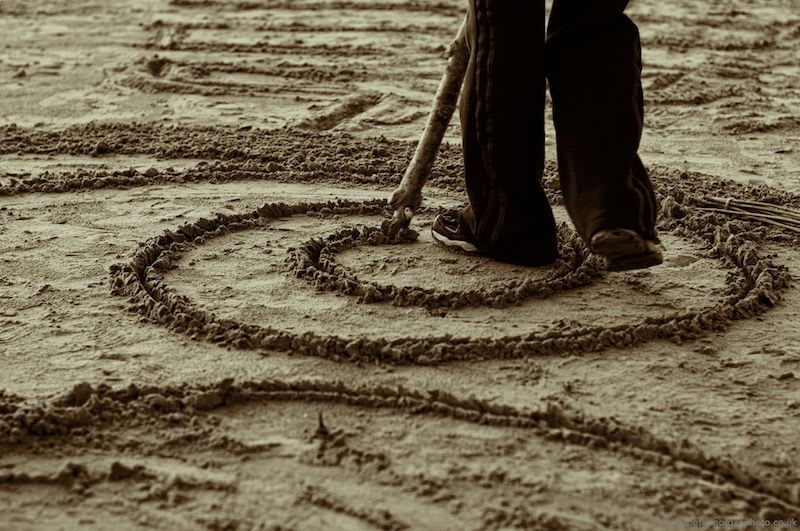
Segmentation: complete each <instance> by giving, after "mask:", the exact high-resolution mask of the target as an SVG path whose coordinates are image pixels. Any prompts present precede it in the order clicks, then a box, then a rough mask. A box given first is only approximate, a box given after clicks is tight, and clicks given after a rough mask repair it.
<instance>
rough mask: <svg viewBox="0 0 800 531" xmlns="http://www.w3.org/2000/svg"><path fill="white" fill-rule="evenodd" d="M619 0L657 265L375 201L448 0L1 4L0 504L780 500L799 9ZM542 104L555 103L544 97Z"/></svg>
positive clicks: (510, 523) (188, 508) (146, 506)
mask: <svg viewBox="0 0 800 531" xmlns="http://www.w3.org/2000/svg"><path fill="white" fill-rule="evenodd" d="M795 11H796V10H793V7H792V6H791V5H790V4H789V3H787V2H783V1H780V0H754V1H752V2H748V3H747V4H746V5H736V6H734V5H733V4H731V3H729V2H723V1H721V0H714V1H711V2H705V3H692V2H683V1H681V2H676V3H662V2H657V1H655V0H636V2H635V3H634V4H633V5H632V7H631V8H630V14H631V16H632V17H633V18H634V19H635V20H636V22H637V23H638V24H639V26H640V30H641V33H642V39H643V46H644V62H645V72H644V84H645V92H646V99H647V127H646V131H645V136H644V138H643V143H642V150H641V155H642V158H643V159H644V160H645V162H646V164H647V165H648V167H649V168H650V170H651V173H652V176H653V180H654V184H655V187H656V189H657V192H658V195H659V198H660V199H661V201H662V206H663V208H662V212H661V213H660V215H659V229H660V232H661V234H662V236H663V239H664V243H665V245H666V246H667V249H668V251H667V253H666V262H665V264H664V265H663V266H661V267H658V268H653V269H649V270H645V271H639V272H629V273H607V272H605V271H603V268H602V267H601V263H600V262H599V260H598V259H597V258H596V257H594V256H592V255H591V254H590V253H588V251H587V250H586V248H585V247H584V246H583V244H582V243H581V242H580V240H579V239H577V238H576V237H575V235H574V232H573V231H572V229H571V228H570V225H569V223H568V219H567V216H566V214H565V212H564V210H563V208H562V207H561V206H560V203H561V199H560V190H559V186H558V179H557V171H556V169H555V166H554V163H553V162H552V161H553V160H554V159H555V152H554V150H555V146H554V143H553V138H554V135H553V132H552V127H551V126H550V125H548V143H547V154H548V160H549V161H550V162H548V165H547V170H546V175H545V184H546V189H547V191H548V195H549V197H550V199H551V202H552V203H553V204H554V205H555V210H556V217H557V219H558V221H559V222H560V223H562V224H563V225H562V227H561V229H560V233H561V260H560V261H559V263H557V264H556V265H555V266H553V267H548V268H522V267H517V266H510V265H505V264H497V263H494V262H491V261H489V260H486V259H483V258H475V257H463V256H458V255H453V254H451V253H448V252H447V251H445V250H443V249H441V248H439V247H437V246H435V245H434V243H433V241H432V239H431V238H430V236H429V229H430V224H431V222H432V219H433V216H434V215H435V213H436V212H438V211H439V210H441V209H445V208H452V207H455V206H458V205H460V204H463V202H464V201H465V196H464V192H463V185H462V183H461V161H460V148H459V145H458V138H459V128H458V124H452V125H451V127H450V128H449V130H448V132H447V135H446V137H445V145H444V146H443V147H442V151H441V154H440V157H439V159H438V160H437V162H436V164H435V166H434V169H433V172H432V175H431V179H430V182H429V184H428V187H427V188H426V192H425V202H424V205H423V209H422V210H420V212H419V213H418V214H417V215H416V216H415V218H414V220H413V222H412V226H411V228H412V229H414V232H409V233H403V234H401V235H400V236H399V237H398V238H396V239H389V238H386V237H385V236H384V235H383V233H382V232H381V224H382V222H383V221H384V220H385V219H387V217H388V216H389V215H390V211H389V209H388V207H387V206H386V200H387V199H388V198H389V196H390V195H391V192H392V190H393V189H394V187H395V186H396V184H397V183H398V182H399V180H400V178H401V177H402V175H403V172H404V171H405V169H406V167H407V165H408V162H409V161H410V159H411V156H412V154H413V151H414V147H415V144H414V139H415V138H416V137H417V136H418V135H419V134H420V133H421V131H422V129H423V127H424V124H425V120H426V117H427V111H428V107H429V105H430V102H431V100H432V98H433V94H434V92H435V90H436V87H437V84H438V81H439V78H440V75H441V72H442V69H443V67H444V64H445V61H446V57H445V55H446V48H447V44H448V43H449V41H450V39H451V37H452V35H453V34H454V33H455V32H456V30H457V29H458V26H459V24H460V21H461V18H462V16H463V13H462V9H461V3H460V2H459V1H456V0H446V1H445V0H415V1H413V2H411V1H408V2H399V1H395V0H391V1H389V0H387V1H380V2H378V1H374V0H373V1H369V0H353V1H350V0H348V1H336V2H319V1H315V0H296V1H291V2H289V1H275V0H269V1H267V0H264V1H257V2H241V1H227V0H172V1H166V0H158V1H155V0H153V1H150V0H148V1H144V2H136V3H130V2H119V1H116V0H113V1H109V2H99V1H97V0H81V1H80V2H52V1H50V2H44V1H37V0H34V1H30V2H15V1H9V2H4V3H2V4H0V15H1V16H0V30H2V31H3V34H4V35H6V39H5V48H4V49H2V50H0V75H1V76H2V77H0V79H2V84H0V115H1V116H2V119H1V120H0V139H1V140H2V141H0V298H1V299H2V301H1V302H0V363H1V364H2V367H3V370H2V376H0V448H1V450H0V528H2V529H52V528H67V529H70V528H88V529H108V528H109V527H115V528H119V529H138V528H154V529H166V528H169V529H196V528H208V529H374V528H378V529H391V530H394V529H418V528H419V529H509V528H520V529H600V528H610V529H664V528H667V527H668V526H669V525H670V524H671V523H674V521H675V520H693V519H722V518H744V519H750V518H752V519H771V520H788V519H791V518H797V517H798V516H800V473H799V472H798V466H799V465H800V458H798V455H799V454H798V442H797V433H798V432H800V324H799V323H800V294H798V291H797V287H796V283H797V276H798V265H797V264H798V263H800V250H798V249H800V248H799V247H798V242H799V241H800V239H799V238H798V236H797V234H796V233H793V232H791V231H788V230H783V229H781V228H779V227H769V226H765V225H761V224H759V223H756V222H751V221H747V220H733V219H731V218H728V217H726V216H724V215H722V214H713V213H708V212H704V211H701V210H699V209H698V208H697V207H698V206H699V205H700V202H701V200H702V199H703V197H704V196H708V195H713V196H721V197H737V198H740V199H756V200H760V201H766V202H770V203H775V204H781V205H785V206H788V207H792V208H800V184H798V183H800V179H798V177H800V171H798V168H800V119H798V114H797V110H796V109H798V108H800V88H798V87H800V66H798V65H800V13H795ZM549 113H550V110H549V107H548V114H549Z"/></svg>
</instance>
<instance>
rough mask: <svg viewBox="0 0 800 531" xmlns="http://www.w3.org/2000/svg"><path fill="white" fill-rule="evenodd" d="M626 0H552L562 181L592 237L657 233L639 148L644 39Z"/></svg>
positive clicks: (580, 224) (549, 48)
mask: <svg viewBox="0 0 800 531" xmlns="http://www.w3.org/2000/svg"><path fill="white" fill-rule="evenodd" d="M627 4H628V0H554V3H553V9H552V12H551V14H550V22H549V25H548V31H547V33H548V36H547V45H546V60H547V77H548V79H549V82H550V94H551V96H552V99H553V118H554V122H555V127H556V140H557V145H558V166H559V173H560V175H561V188H562V190H563V193H564V200H565V204H566V207H567V210H568V212H569V214H570V216H571V217H572V220H573V222H574V223H575V225H576V227H577V229H578V232H579V233H580V235H581V236H582V237H583V238H584V239H586V240H587V241H588V240H589V239H590V238H591V236H592V235H593V234H594V233H595V232H597V231H598V230H602V229H608V228H626V229H632V230H636V231H637V232H639V233H640V234H642V235H643V236H645V237H646V238H655V237H656V236H655V216H656V210H657V203H656V198H655V194H654V193H653V189H652V186H651V184H650V180H649V178H648V176H647V171H646V170H645V168H644V165H643V164H642V161H641V160H640V159H639V156H638V155H637V151H638V148H639V141H640V139H641V134H642V126H643V120H644V107H643V96H642V84H641V68H642V63H641V46H640V41H639V31H638V29H637V27H636V25H635V24H634V23H633V22H632V21H631V20H630V19H629V18H628V17H627V16H625V15H624V14H623V12H624V10H625V7H626V6H627Z"/></svg>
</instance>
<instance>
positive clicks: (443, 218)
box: [431, 213, 478, 254]
mask: <svg viewBox="0 0 800 531" xmlns="http://www.w3.org/2000/svg"><path fill="white" fill-rule="evenodd" d="M431 236H433V239H434V240H436V242H437V243H439V244H440V245H442V246H444V247H446V248H448V249H450V250H452V251H457V252H461V253H466V254H478V247H476V246H475V244H474V243H472V242H471V241H470V236H468V235H467V234H465V233H464V231H463V230H462V229H461V223H460V222H459V219H458V217H457V216H455V215H453V214H450V213H445V214H439V215H438V216H436V219H435V220H434V221H433V227H432V228H431Z"/></svg>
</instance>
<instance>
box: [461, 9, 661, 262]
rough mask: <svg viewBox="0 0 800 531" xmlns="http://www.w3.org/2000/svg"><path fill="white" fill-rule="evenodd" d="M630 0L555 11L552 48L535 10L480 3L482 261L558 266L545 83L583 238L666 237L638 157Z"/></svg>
mask: <svg viewBox="0 0 800 531" xmlns="http://www.w3.org/2000/svg"><path fill="white" fill-rule="evenodd" d="M627 4H628V0H554V3H553V9H552V12H551V16H550V22H549V26H548V30H547V39H546V42H545V35H544V6H543V3H540V2H537V1H535V0H470V7H469V21H468V33H467V36H468V40H469V46H470V54H471V57H470V63H469V68H468V70H467V75H466V79H465V85H464V91H463V93H462V96H461V109H460V111H461V125H462V130H463V139H462V141H463V149H464V163H465V174H466V184H467V192H468V195H469V200H470V205H469V206H468V207H467V208H466V209H465V210H464V211H463V212H462V226H464V228H466V229H467V230H468V231H470V232H471V233H472V236H473V237H474V239H475V241H476V243H477V245H478V248H479V249H480V250H481V252H482V253H484V254H486V255H488V256H491V257H493V258H495V259H498V260H502V261H507V262H514V263H522V264H530V265H536V264H543V263H548V262H551V261H553V260H554V259H555V257H556V255H557V240H556V231H555V221H554V219H553V213H552V211H551V209H550V205H549V204H548V202H547V199H546V196H545V194H544V191H543V190H542V186H541V178H542V172H543V170H544V98H545V76H546V77H547V79H548V80H549V81H550V93H551V96H552V99H553V118H554V122H555V128H556V141H557V145H558V167H559V173H560V177H561V188H562V190H563V193H564V200H565V204H566V208H567V211H568V212H569V214H570V216H571V217H572V220H573V222H574V224H575V226H576V227H577V229H578V232H579V234H580V235H581V236H582V237H583V238H584V240H587V241H588V240H589V239H590V238H591V236H592V235H593V234H594V233H595V232H597V231H598V230H602V229H606V228H628V229H633V230H636V231H638V232H639V233H641V234H642V235H643V236H645V237H646V238H655V228H654V227H655V215H656V208H657V207H656V199H655V195H654V193H653V190H652V186H651V185H650V180H649V179H648V176H647V172H646V170H645V168H644V166H643V165H642V162H641V160H640V159H639V157H638V155H637V150H638V148H639V141H640V138H641V133H642V123H643V98H642V87H641V79H640V74H641V48H640V43H639V32H638V29H637V28H636V26H635V25H634V23H633V22H632V21H631V20H630V19H629V18H628V17H627V16H625V15H624V14H623V11H624V10H625V7H626V6H627Z"/></svg>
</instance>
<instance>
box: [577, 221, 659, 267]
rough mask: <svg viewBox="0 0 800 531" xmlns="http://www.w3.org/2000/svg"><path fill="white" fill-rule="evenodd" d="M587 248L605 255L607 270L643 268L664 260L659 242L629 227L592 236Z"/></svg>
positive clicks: (603, 231) (604, 231)
mask: <svg viewBox="0 0 800 531" xmlns="http://www.w3.org/2000/svg"><path fill="white" fill-rule="evenodd" d="M589 248H590V249H591V250H592V252H593V253H595V254H599V255H600V256H603V257H605V259H606V267H607V268H608V270H609V271H629V270H631V269H645V268H647V267H653V266H657V265H659V264H661V263H663V262H664V255H663V254H662V252H661V247H660V246H659V244H658V243H657V242H655V241H653V240H647V239H645V238H644V237H642V235H640V234H639V233H638V232H636V231H633V230H629V229H608V230H601V231H598V232H596V233H595V234H594V236H592V240H591V242H590V243H589Z"/></svg>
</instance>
